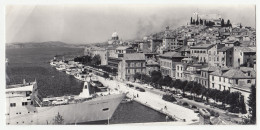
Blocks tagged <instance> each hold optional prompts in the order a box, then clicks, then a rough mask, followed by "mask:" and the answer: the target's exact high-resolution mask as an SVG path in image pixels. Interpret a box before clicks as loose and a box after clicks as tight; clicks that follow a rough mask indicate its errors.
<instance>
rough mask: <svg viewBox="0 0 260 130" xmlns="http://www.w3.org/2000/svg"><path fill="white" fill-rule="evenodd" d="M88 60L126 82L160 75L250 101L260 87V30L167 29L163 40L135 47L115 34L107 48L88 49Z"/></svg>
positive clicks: (151, 39) (154, 39) (153, 39)
mask: <svg viewBox="0 0 260 130" xmlns="http://www.w3.org/2000/svg"><path fill="white" fill-rule="evenodd" d="M85 55H92V56H93V55H100V58H101V65H104V66H107V67H111V68H113V69H115V70H117V72H118V73H117V78H118V79H120V80H123V81H124V80H127V81H131V80H134V74H135V73H144V74H147V75H150V74H151V72H152V71H161V73H162V75H163V76H167V75H168V76H170V77H171V78H172V79H180V80H188V81H196V82H198V83H200V84H202V85H203V86H205V87H207V88H212V89H219V90H229V91H231V92H234V91H239V92H241V93H242V94H243V95H244V96H245V97H246V98H245V100H247V97H248V96H249V94H250V87H251V85H253V84H255V83H256V70H255V69H256V30H255V29H254V28H251V27H242V26H234V27H221V26H213V27H207V26H204V25H186V26H181V27H179V28H177V29H174V30H171V29H170V27H168V26H167V27H166V29H165V31H164V32H163V35H161V36H159V35H158V34H155V35H151V36H147V37H144V38H143V40H136V41H131V42H122V41H119V37H118V34H117V33H113V35H112V38H111V40H109V41H108V46H106V47H97V46H92V47H87V48H86V49H85Z"/></svg>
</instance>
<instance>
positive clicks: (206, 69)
mask: <svg viewBox="0 0 260 130" xmlns="http://www.w3.org/2000/svg"><path fill="white" fill-rule="evenodd" d="M217 69H218V67H217V66H209V67H206V68H202V69H201V70H204V71H212V72H213V71H216V70H217Z"/></svg>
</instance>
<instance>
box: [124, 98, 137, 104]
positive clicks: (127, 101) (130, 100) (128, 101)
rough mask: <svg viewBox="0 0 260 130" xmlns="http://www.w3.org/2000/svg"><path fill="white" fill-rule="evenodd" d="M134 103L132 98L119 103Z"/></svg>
mask: <svg viewBox="0 0 260 130" xmlns="http://www.w3.org/2000/svg"><path fill="white" fill-rule="evenodd" d="M133 101H134V99H132V98H124V99H123V100H122V101H121V103H130V102H133Z"/></svg>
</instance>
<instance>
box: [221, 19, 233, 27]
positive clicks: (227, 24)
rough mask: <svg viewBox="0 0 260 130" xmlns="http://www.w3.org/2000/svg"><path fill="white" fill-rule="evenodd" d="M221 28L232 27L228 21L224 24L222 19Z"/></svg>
mask: <svg viewBox="0 0 260 130" xmlns="http://www.w3.org/2000/svg"><path fill="white" fill-rule="evenodd" d="M221 27H232V24H231V23H230V20H229V19H228V20H227V23H226V24H225V21H224V19H222V20H221Z"/></svg>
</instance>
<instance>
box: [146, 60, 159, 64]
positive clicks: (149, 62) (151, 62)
mask: <svg viewBox="0 0 260 130" xmlns="http://www.w3.org/2000/svg"><path fill="white" fill-rule="evenodd" d="M147 65H159V63H158V62H156V61H154V60H148V61H147Z"/></svg>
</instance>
